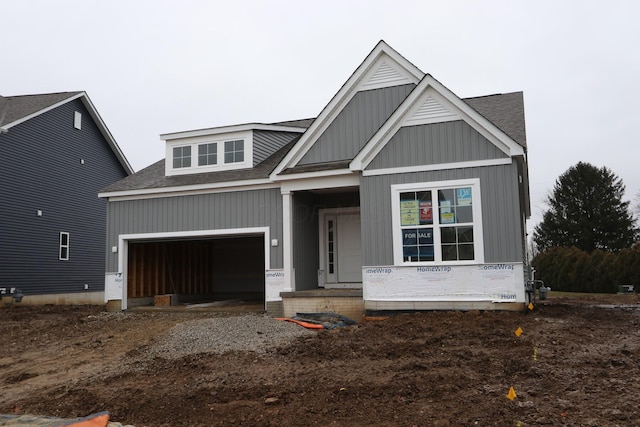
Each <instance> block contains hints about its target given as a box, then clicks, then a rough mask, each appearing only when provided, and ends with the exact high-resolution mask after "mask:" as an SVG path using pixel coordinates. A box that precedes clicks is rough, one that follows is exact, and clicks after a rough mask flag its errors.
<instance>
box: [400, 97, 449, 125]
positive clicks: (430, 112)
mask: <svg viewBox="0 0 640 427" xmlns="http://www.w3.org/2000/svg"><path fill="white" fill-rule="evenodd" d="M456 117H457V115H456V114H455V113H453V112H451V111H449V110H448V109H447V107H445V106H444V105H442V104H441V103H440V102H438V101H437V100H436V99H434V98H433V97H432V96H431V95H429V96H428V97H427V99H426V100H425V101H424V103H423V104H422V105H421V106H420V108H418V109H417V110H416V112H415V113H414V114H413V116H411V117H410V118H409V119H408V120H407V121H408V122H433V121H444V120H447V119H449V120H450V119H454V118H456Z"/></svg>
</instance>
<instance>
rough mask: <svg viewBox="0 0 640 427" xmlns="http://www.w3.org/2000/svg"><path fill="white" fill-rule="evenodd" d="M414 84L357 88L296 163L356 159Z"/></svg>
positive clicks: (304, 163)
mask: <svg viewBox="0 0 640 427" xmlns="http://www.w3.org/2000/svg"><path fill="white" fill-rule="evenodd" d="M414 88H415V85H414V84H405V85H401V86H390V87H385V88H378V89H372V90H365V91H359V92H357V93H356V94H355V96H354V97H353V98H352V99H351V101H349V103H348V104H347V105H346V106H345V108H344V109H343V110H342V111H340V113H339V114H338V115H337V116H336V117H335V118H334V120H333V121H332V122H331V124H330V125H329V126H328V127H327V129H326V130H325V131H324V133H323V134H322V135H321V136H320V137H319V138H318V140H317V141H316V142H315V143H314V144H313V145H312V146H311V147H310V148H309V151H307V153H306V154H305V155H304V156H303V157H302V158H301V159H300V161H299V162H298V163H297V166H304V165H311V164H319V163H329V162H336V161H341V160H351V159H353V158H354V157H355V155H356V154H358V152H359V151H360V150H361V149H362V147H364V145H365V144H366V143H367V141H369V139H370V138H371V137H372V136H373V134H374V133H375V132H376V131H377V130H378V129H379V128H380V126H381V125H382V124H383V123H384V122H385V121H386V120H387V119H388V118H389V116H391V114H392V113H393V112H394V111H395V110H396V108H398V105H400V103H402V101H403V100H404V99H405V98H406V97H407V95H409V93H411V91H412V90H413V89H414ZM294 169H295V167H294Z"/></svg>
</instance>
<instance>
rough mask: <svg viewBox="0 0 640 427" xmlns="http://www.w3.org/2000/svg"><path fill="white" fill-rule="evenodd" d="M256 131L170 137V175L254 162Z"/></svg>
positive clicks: (167, 170) (167, 165)
mask: <svg viewBox="0 0 640 427" xmlns="http://www.w3.org/2000/svg"><path fill="white" fill-rule="evenodd" d="M252 137H253V133H252V132H251V131H243V132H229V133H225V134H219V135H198V136H195V137H187V138H179V139H178V138H176V139H175V140H172V141H167V151H166V153H167V162H166V174H167V175H178V174H180V175H182V174H191V173H203V172H218V171H225V170H231V169H244V168H250V167H252V166H253V143H252Z"/></svg>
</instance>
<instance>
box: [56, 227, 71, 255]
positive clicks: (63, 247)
mask: <svg viewBox="0 0 640 427" xmlns="http://www.w3.org/2000/svg"><path fill="white" fill-rule="evenodd" d="M63 237H66V244H63ZM70 239H71V235H70V233H69V232H68V231H61V232H60V234H59V237H58V260H59V261H69V249H70V246H71V245H70V243H71V242H70ZM63 251H64V254H66V257H65V256H63Z"/></svg>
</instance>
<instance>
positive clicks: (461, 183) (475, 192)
mask: <svg viewBox="0 0 640 427" xmlns="http://www.w3.org/2000/svg"><path fill="white" fill-rule="evenodd" d="M457 187H471V195H472V198H473V204H472V212H473V250H474V258H475V259H473V260H464V261H442V249H441V244H440V227H439V226H434V227H433V243H434V256H435V260H434V261H421V262H408V261H404V259H403V255H402V231H401V226H400V193H402V192H405V191H432V194H436V200H437V190H446V189H452V188H457ZM434 192H435V193H434ZM437 208H438V207H437V205H436V204H434V205H433V209H434V212H433V215H434V217H435V215H437V214H438V212H437V210H436V209H437ZM391 227H392V237H393V263H394V265H398V266H414V265H415V266H422V265H424V266H430V265H431V266H433V265H467V264H483V263H484V236H483V233H482V204H481V194H480V179H478V178H473V179H463V180H451V181H435V182H419V183H411V184H396V185H392V186H391Z"/></svg>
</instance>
